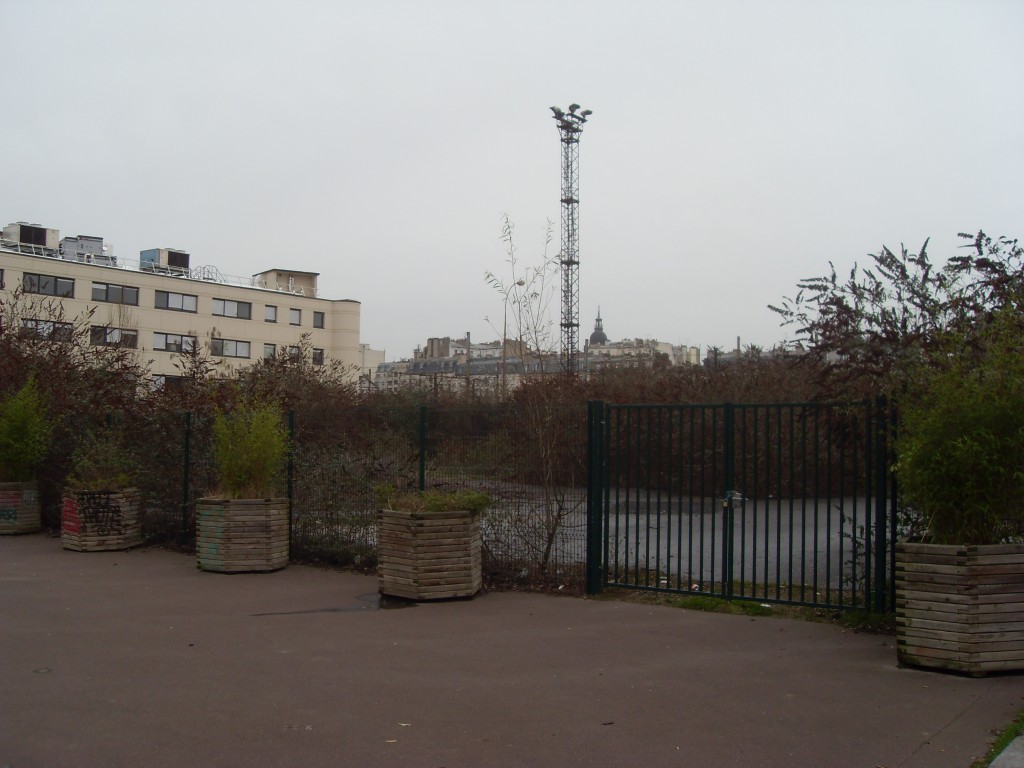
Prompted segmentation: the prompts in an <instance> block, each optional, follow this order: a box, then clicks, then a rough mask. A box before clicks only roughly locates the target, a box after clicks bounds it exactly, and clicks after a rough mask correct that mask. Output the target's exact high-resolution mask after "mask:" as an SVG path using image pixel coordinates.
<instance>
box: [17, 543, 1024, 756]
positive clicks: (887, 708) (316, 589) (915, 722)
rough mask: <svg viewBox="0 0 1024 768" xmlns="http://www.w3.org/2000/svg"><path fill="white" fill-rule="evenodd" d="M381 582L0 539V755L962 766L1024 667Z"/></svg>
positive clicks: (579, 603)
mask: <svg viewBox="0 0 1024 768" xmlns="http://www.w3.org/2000/svg"><path fill="white" fill-rule="evenodd" d="M376 603H377V601H376V581H375V579H374V578H372V577H366V576H358V575H352V574H344V573H336V572H332V571H326V570H319V569H315V568H309V567H299V566H291V567H289V568H288V569H287V570H285V571H281V572H279V573H274V574H259V575H255V574H254V575H234V576H225V575H220V574H210V573H202V572H199V571H197V570H196V569H195V567H194V564H193V561H192V559H191V558H189V557H187V556H185V555H181V554H177V553H172V552H167V551H162V550H156V549H149V550H146V549H140V550H135V551H132V552H125V553H78V552H67V551H63V550H62V549H61V548H60V544H59V541H58V540H56V539H52V538H47V537H45V536H42V535H33V536H22V537H2V538H0V766H10V767H11V768H28V767H29V766H54V767H60V766H133V767H135V766H247V767H248V766H433V767H435V768H436V767H438V766H446V767H447V768H455V767H456V766H723V767H727V766H788V767H792V766H835V767H837V768H842V767H843V766H857V767H858V768H863V767H865V766H867V767H868V768H873V767H875V766H885V768H896V767H897V766H914V767H921V766H929V767H930V768H944V767H945V766H950V768H953V767H954V766H955V767H956V768H966V766H967V765H969V763H970V760H971V759H972V757H974V756H976V755H979V754H981V753H983V752H984V750H985V748H986V744H987V742H988V740H989V738H990V731H991V730H992V729H994V728H998V727H1001V726H1003V725H1005V724H1006V723H1008V722H1009V721H1010V720H1011V719H1012V718H1013V716H1014V715H1015V714H1016V712H1017V711H1019V710H1020V709H1021V708H1022V707H1024V678H1022V677H1020V676H1002V677H991V678H985V679H970V678H964V677H957V676H952V675H945V674H936V673H928V672H922V671H917V670H909V669H899V668H898V667H897V666H896V663H895V650H894V648H893V640H892V638H888V637H879V636H872V635H859V634H855V633H853V632H849V631H844V630H843V629H842V628H839V627H835V626H830V625H824V624H810V623H804V622H796V621H788V620H782V619H773V618H756V619H752V618H749V617H741V616H729V615H716V614H707V613H700V612H693V611H682V610H677V609H671V608H659V607H651V606H644V605H638V604H628V603H623V602H615V601H603V600H602V601H597V600H584V599H579V598H569V597H558V596H549V595H531V594H516V593H489V594H484V595H481V596H479V597H477V598H476V599H474V600H470V601H459V602H446V603H441V604H420V605H415V606H412V607H407V608H403V609H400V610H378V609H377V606H376Z"/></svg>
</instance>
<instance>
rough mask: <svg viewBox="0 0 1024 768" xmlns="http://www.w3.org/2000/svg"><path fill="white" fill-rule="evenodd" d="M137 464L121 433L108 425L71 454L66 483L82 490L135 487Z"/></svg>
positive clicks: (92, 433)
mask: <svg viewBox="0 0 1024 768" xmlns="http://www.w3.org/2000/svg"><path fill="white" fill-rule="evenodd" d="M133 465H134V461H133V459H132V457H131V455H130V453H129V451H128V450H127V449H126V448H125V445H124V441H123V440H122V438H121V433H120V432H118V431H116V430H114V429H113V428H111V427H109V426H106V427H103V428H101V429H99V430H97V431H95V432H89V433H87V434H86V436H85V439H84V440H82V442H81V443H80V444H79V446H78V447H77V448H76V449H75V451H74V453H72V455H71V473H70V474H69V475H68V479H67V484H68V486H69V487H70V488H74V489H75V490H83V491H105V490H118V489H121V488H128V487H129V486H131V485H132V468H133Z"/></svg>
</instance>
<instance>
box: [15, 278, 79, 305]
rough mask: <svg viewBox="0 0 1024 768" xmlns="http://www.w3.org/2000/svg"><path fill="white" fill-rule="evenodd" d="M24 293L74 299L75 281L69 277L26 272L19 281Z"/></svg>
mask: <svg viewBox="0 0 1024 768" xmlns="http://www.w3.org/2000/svg"><path fill="white" fill-rule="evenodd" d="M21 286H22V289H23V290H24V291H25V293H42V294H44V295H46V296H66V297H67V298H69V299H70V298H74V296H75V281H74V280H72V279H71V278H69V277H51V276H50V275H34V274H30V273H29V272H26V273H25V274H24V276H23V277H22V280H21Z"/></svg>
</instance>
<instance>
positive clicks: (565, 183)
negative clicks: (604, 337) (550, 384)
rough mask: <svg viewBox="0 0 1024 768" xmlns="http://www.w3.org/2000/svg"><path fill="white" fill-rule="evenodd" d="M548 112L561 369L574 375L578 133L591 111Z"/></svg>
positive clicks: (575, 106)
mask: <svg viewBox="0 0 1024 768" xmlns="http://www.w3.org/2000/svg"><path fill="white" fill-rule="evenodd" d="M551 111H552V113H554V118H555V120H556V121H557V122H558V135H559V138H560V139H561V141H562V250H561V252H560V253H559V262H560V263H561V265H562V370H564V371H565V372H566V373H568V374H575V373H576V372H577V370H578V365H577V363H578V358H579V344H578V342H579V338H578V337H579V330H580V312H579V305H580V275H579V267H580V251H579V248H580V239H579V237H580V230H579V222H580V220H579V205H580V196H579V171H580V135H581V134H582V133H583V124H584V123H585V122H587V118H588V117H590V115H591V114H592V112H591V110H589V109H584V110H582V111H580V105H579V104H570V105H569V111H568V112H564V111H563V110H561V109H559V108H558V107H551Z"/></svg>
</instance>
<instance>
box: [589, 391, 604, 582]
mask: <svg viewBox="0 0 1024 768" xmlns="http://www.w3.org/2000/svg"><path fill="white" fill-rule="evenodd" d="M603 430H604V403H603V402H601V401H600V400H590V401H588V402H587V575H586V592H587V594H588V595H596V594H598V593H599V592H600V591H601V586H602V583H601V570H602V568H601V565H602V564H601V543H602V541H603V539H604V537H603V534H602V530H601V522H602V520H601V518H602V515H603V512H604V510H603V509H602V503H601V502H602V499H603V497H604V493H603V489H604V478H603V477H602V472H601V470H602V468H603V466H604V445H603V443H604V441H603V440H602V437H603Z"/></svg>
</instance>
